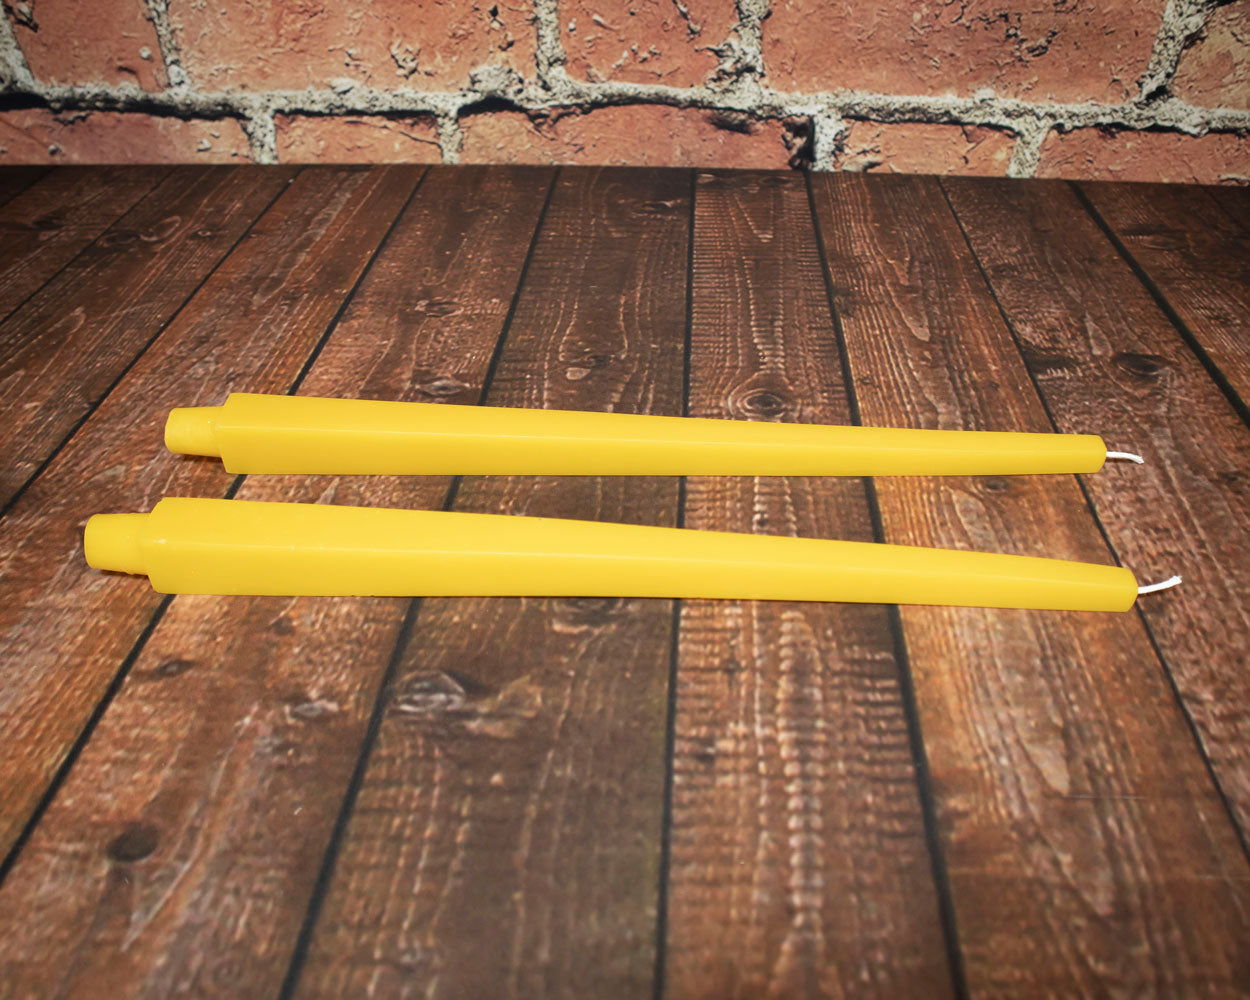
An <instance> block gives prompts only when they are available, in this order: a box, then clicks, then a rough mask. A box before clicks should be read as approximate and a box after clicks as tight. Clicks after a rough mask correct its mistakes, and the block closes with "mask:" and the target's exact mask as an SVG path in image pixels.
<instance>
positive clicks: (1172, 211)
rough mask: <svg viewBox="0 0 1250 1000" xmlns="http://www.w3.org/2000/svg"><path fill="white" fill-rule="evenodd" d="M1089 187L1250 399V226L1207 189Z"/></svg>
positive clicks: (1244, 400) (1248, 401) (1244, 399)
mask: <svg viewBox="0 0 1250 1000" xmlns="http://www.w3.org/2000/svg"><path fill="white" fill-rule="evenodd" d="M1081 191H1083V192H1084V194H1085V197H1086V198H1088V199H1089V202H1090V203H1091V204H1092V205H1093V207H1094V209H1095V210H1096V211H1097V213H1098V214H1099V215H1100V216H1101V217H1102V219H1103V220H1105V222H1106V224H1107V225H1108V226H1109V227H1110V228H1111V230H1112V232H1114V233H1115V235H1116V237H1117V238H1118V239H1119V240H1120V242H1121V243H1123V245H1124V247H1125V248H1126V249H1127V251H1128V253H1129V254H1130V255H1131V256H1132V258H1133V260H1134V261H1136V263H1137V265H1138V266H1139V267H1140V268H1141V269H1142V271H1143V272H1144V273H1145V274H1146V275H1147V277H1148V278H1149V279H1150V280H1151V281H1152V282H1154V284H1155V285H1156V286H1157V288H1158V289H1159V291H1160V292H1161V293H1162V294H1163V296H1164V297H1165V298H1166V299H1167V301H1168V303H1169V304H1170V306H1171V307H1172V309H1173V310H1175V312H1176V315H1177V316H1178V317H1179V318H1180V320H1181V322H1182V323H1184V324H1185V326H1186V327H1187V328H1188V330H1189V331H1190V333H1191V334H1192V336H1193V338H1194V340H1195V341H1196V342H1197V344H1198V345H1200V347H1201V349H1202V350H1203V351H1205V352H1206V353H1207V354H1208V355H1209V356H1210V358H1211V360H1212V361H1213V362H1214V363H1215V364H1216V365H1217V366H1218V367H1219V369H1220V370H1221V371H1222V372H1223V374H1224V377H1225V378H1226V379H1227V380H1228V383H1229V385H1230V386H1231V388H1232V390H1233V391H1235V392H1236V394H1237V396H1238V397H1240V403H1241V406H1242V412H1243V415H1244V414H1245V412H1246V409H1245V408H1246V407H1247V406H1248V405H1250V231H1247V230H1246V229H1244V228H1242V226H1240V225H1239V224H1238V223H1237V222H1236V221H1235V220H1234V219H1233V218H1232V217H1231V216H1229V215H1228V213H1227V212H1225V211H1224V210H1223V209H1221V208H1220V206H1219V205H1217V204H1215V203H1214V201H1213V200H1212V199H1211V197H1210V196H1209V195H1208V194H1207V192H1206V191H1204V190H1203V189H1201V188H1195V187H1187V186H1184V185H1174V184H1105V183H1104V184H1082V185H1081Z"/></svg>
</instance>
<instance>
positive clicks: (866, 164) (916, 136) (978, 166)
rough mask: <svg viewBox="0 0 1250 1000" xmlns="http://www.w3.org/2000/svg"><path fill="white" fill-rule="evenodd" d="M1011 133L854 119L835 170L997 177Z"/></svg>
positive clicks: (1008, 158)
mask: <svg viewBox="0 0 1250 1000" xmlns="http://www.w3.org/2000/svg"><path fill="white" fill-rule="evenodd" d="M1014 146H1015V138H1014V136H1012V135H1010V134H1009V133H1006V132H1002V131H1000V130H998V129H993V128H983V127H981V126H977V125H929V124H926V123H923V122H919V123H913V122H904V123H898V124H888V125H881V124H877V123H876V122H854V123H853V124H852V125H851V127H850V129H849V130H848V132H847V135H846V138H845V142H844V145H843V148H842V150H841V151H840V152H838V153H837V154H835V155H834V158H833V163H832V166H833V168H834V169H835V170H856V171H865V170H879V171H891V172H894V173H900V174H980V175H986V174H988V175H991V176H1000V177H1001V176H1002V175H1003V174H1005V173H1006V172H1007V164H1008V163H1009V162H1010V161H1011V150H1012V148H1013V147H1014Z"/></svg>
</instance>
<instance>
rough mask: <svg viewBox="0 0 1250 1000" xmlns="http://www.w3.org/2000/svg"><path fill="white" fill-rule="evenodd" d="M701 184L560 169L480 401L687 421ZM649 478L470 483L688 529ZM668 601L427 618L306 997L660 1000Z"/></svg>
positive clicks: (346, 845) (468, 609)
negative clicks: (650, 997)
mask: <svg viewBox="0 0 1250 1000" xmlns="http://www.w3.org/2000/svg"><path fill="white" fill-rule="evenodd" d="M687 185H688V179H687V176H686V175H684V174H682V173H678V172H676V171H650V170H648V171H619V170H611V169H608V170H595V171H569V172H566V173H565V174H563V175H562V176H561V178H560V180H559V181H558V183H557V186H556V190H555V192H554V194H553V197H552V202H551V205H550V208H549V211H548V215H547V220H546V223H545V225H544V228H543V231H542V233H541V234H540V237H539V240H538V243H537V244H536V246H535V249H534V254H533V259H532V262H531V264H530V267H529V269H528V271H527V276H526V281H525V284H524V285H523V287H522V289H521V296H520V299H519V300H518V303H517V309H516V314H515V317H514V320H513V323H512V327H511V330H510V333H509V335H508V339H507V341H506V343H505V346H504V351H503V354H502V355H501V357H500V360H499V366H498V370H497V372H496V375H495V379H494V381H493V383H492V385H491V387H490V390H489V392H488V395H487V402H489V403H491V404H496V405H510V406H546V407H552V408H559V409H578V408H582V409H596V410H620V411H625V412H644V413H646V412H651V413H670V414H671V413H679V412H680V410H681V385H682V354H683V351H682V327H683V321H684V310H683V308H682V305H683V302H684V299H685V291H686V277H685V266H684V265H685V255H686V246H687V240H688V233H687V218H688V208H689V206H688V203H687ZM676 502H677V484H676V482H675V481H673V480H671V479H664V480H657V479H647V478H626V479H619V478H617V479H612V478H606V479H591V478H539V479H533V478H526V477H506V478H493V479H470V480H466V481H465V483H464V485H463V486H462V488H461V489H460V491H459V494H458V495H457V498H456V504H455V506H456V508H457V509H459V510H472V511H491V512H501V511H502V512H508V513H512V514H530V515H544V516H559V517H580V518H599V519H603V520H610V521H628V522H636V523H646V524H656V523H659V524H672V523H674V521H675V519H676ZM671 625H672V607H671V602H668V601H644V600H578V599H561V600H542V599H525V600H521V599H512V600H505V599H495V600H488V599H472V600H469V599H455V600H451V599H442V600H428V601H425V602H423V604H422V606H421V610H420V614H419V616H418V617H417V620H416V624H415V627H414V629H413V631H412V634H411V636H410V637H409V638H408V640H407V641H406V642H405V643H404V645H403V647H402V649H400V650H399V653H398V661H397V664H396V666H397V669H396V674H395V677H394V680H393V682H392V683H391V684H390V686H389V688H388V690H387V692H386V702H385V707H384V710H383V714H382V716H381V723H380V728H379V732H378V737H377V742H376V744H375V745H374V747H373V751H372V754H371V755H370V757H369V763H368V769H367V771H366V772H365V775H364V779H363V783H362V786H361V788H360V793H359V797H358V799H357V800H356V804H355V805H356V808H355V811H354V813H353V814H352V817H351V820H350V822H349V824H348V826H347V831H346V836H345V839H344V842H343V844H342V848H341V850H340V852H339V854H338V861H337V865H336V867H335V869H334V875H333V880H332V883H331V886H330V891H329V894H328V896H327V898H326V902H325V905H324V908H323V909H322V911H321V914H320V920H319V922H318V924H317V926H316V929H315V932H314V935H313V938H312V942H311V947H310V949H309V953H308V959H307V964H306V965H305V967H304V968H303V970H302V975H301V976H300V978H299V981H298V987H297V990H296V994H297V995H299V996H335V997H337V996H345V995H350V996H373V995H384V996H418V995H419V996H424V997H444V996H445V997H465V996H483V997H484V996H490V997H534V996H550V997H591V996H637V995H646V994H649V993H650V991H651V982H652V973H653V969H654V962H655V952H654V947H655V924H656V899H657V891H658V884H659V872H658V864H659V858H660V831H661V818H662V809H663V799H664V728H665V716H666V694H667V681H668V669H669V650H670V642H671V631H670V630H671Z"/></svg>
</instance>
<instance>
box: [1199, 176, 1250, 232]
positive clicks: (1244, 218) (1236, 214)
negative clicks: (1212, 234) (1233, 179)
mask: <svg viewBox="0 0 1250 1000" xmlns="http://www.w3.org/2000/svg"><path fill="white" fill-rule="evenodd" d="M1206 191H1207V194H1209V195H1210V196H1211V197H1212V198H1214V199H1215V200H1216V202H1217V203H1218V204H1219V206H1220V207H1221V208H1222V209H1224V211H1225V212H1226V213H1228V215H1230V216H1231V217H1232V219H1233V221H1234V222H1236V223H1237V224H1238V225H1239V226H1241V228H1242V231H1243V232H1250V188H1247V187H1244V186H1242V185H1239V184H1222V185H1219V186H1216V187H1208V188H1207V189H1206Z"/></svg>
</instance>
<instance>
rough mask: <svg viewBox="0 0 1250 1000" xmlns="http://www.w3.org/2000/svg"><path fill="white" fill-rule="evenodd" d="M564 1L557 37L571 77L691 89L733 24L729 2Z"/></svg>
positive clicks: (708, 68) (715, 60) (709, 67)
mask: <svg viewBox="0 0 1250 1000" xmlns="http://www.w3.org/2000/svg"><path fill="white" fill-rule="evenodd" d="M683 6H684V7H685V8H686V11H687V13H688V16H683V15H682V13H681V11H680V10H678V8H677V4H676V3H675V2H674V0H615V2H612V0H567V2H565V3H562V4H561V5H560V33H561V36H562V37H563V39H564V49H565V52H567V54H568V62H567V63H566V68H567V70H568V72H569V74H570V75H571V76H574V77H577V78H579V79H585V80H594V81H599V80H624V81H628V82H631V83H662V84H666V85H667V86H670V87H691V86H695V85H697V84H699V83H701V82H702V81H703V79H704V78H705V77H706V76H707V75H708V73H710V72H711V71H712V70H713V69H715V68H716V65H717V63H718V62H719V59H718V57H717V56H716V54H715V53H714V52H711V51H709V49H710V47H711V46H713V45H719V44H720V43H721V42H723V41H724V40H725V38H726V36H727V35H728V34H729V30H730V28H732V27H733V25H734V22H735V20H736V13H735V7H734V3H733V0H686V2H685V3H684V4H683Z"/></svg>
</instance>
